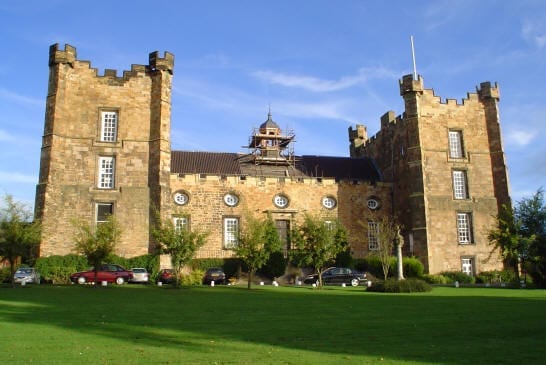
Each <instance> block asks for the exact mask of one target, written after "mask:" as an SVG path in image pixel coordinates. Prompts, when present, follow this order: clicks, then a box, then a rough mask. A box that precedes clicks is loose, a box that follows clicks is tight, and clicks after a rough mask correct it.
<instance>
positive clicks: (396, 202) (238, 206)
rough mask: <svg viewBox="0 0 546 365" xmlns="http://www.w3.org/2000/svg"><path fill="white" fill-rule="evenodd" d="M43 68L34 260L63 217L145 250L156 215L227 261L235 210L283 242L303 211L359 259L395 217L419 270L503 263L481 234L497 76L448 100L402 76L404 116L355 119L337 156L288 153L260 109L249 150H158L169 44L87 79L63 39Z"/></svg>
mask: <svg viewBox="0 0 546 365" xmlns="http://www.w3.org/2000/svg"><path fill="white" fill-rule="evenodd" d="M49 68H50V74H49V86H48V95H47V103H46V116H45V127H44V136H43V143H42V152H41V164H40V180H39V183H38V186H37V189H36V214H37V217H38V218H40V219H41V221H42V224H43V231H42V240H41V245H40V254H41V255H42V256H50V255H64V254H68V253H73V252H74V244H73V239H72V237H73V235H74V225H73V224H71V222H73V221H74V219H78V220H84V221H87V222H89V223H91V224H99V223H100V222H101V221H103V220H104V219H105V217H106V216H107V215H109V214H113V215H114V216H115V217H116V219H117V221H118V222H119V223H120V226H121V230H122V237H121V242H120V244H119V245H118V247H117V250H118V252H117V253H118V254H119V255H123V256H128V257H130V256H137V255H143V254H147V253H152V252H154V250H155V246H154V243H153V240H152V239H151V233H150V232H151V228H152V224H153V221H154V219H153V217H154V214H156V211H159V214H160V215H161V217H163V218H164V219H172V220H173V223H174V224H175V225H176V226H177V227H186V228H188V229H192V228H193V229H195V228H197V229H199V230H201V231H206V232H209V236H208V238H207V242H206V244H205V246H203V247H202V248H201V249H200V250H199V252H198V253H197V257H214V258H228V257H232V256H233V252H232V250H230V248H231V247H233V245H235V244H236V232H237V231H238V229H239V228H240V227H241V226H242V225H244V219H243V218H244V217H245V216H246V215H247V214H252V215H256V216H263V215H265V214H270V215H271V217H272V218H273V219H274V221H275V223H276V225H277V230H278V232H279V234H280V237H281V239H282V241H283V243H284V249H285V252H286V251H288V250H290V239H289V235H288V232H289V230H290V227H292V226H293V225H294V224H297V223H298V222H301V221H302V219H303V217H304V215H305V214H312V215H319V216H323V217H324V218H325V219H329V218H337V219H339V220H340V222H341V223H342V224H343V225H344V226H345V228H346V229H347V231H348V238H349V243H350V245H351V251H352V253H353V256H354V257H366V256H368V255H372V254H374V251H376V250H377V245H378V241H377V228H378V221H379V220H380V219H381V217H383V216H394V217H396V218H397V220H398V221H399V223H400V224H401V225H402V227H403V232H402V234H403V236H404V242H405V244H404V247H403V249H404V252H405V254H406V255H412V256H415V257H417V258H419V259H420V260H421V261H422V262H423V264H424V265H425V268H426V270H427V272H430V273H437V272H441V271H446V270H449V271H454V270H460V271H464V272H467V273H469V274H474V273H476V272H480V271H487V270H493V269H500V268H502V261H501V259H500V257H498V256H496V257H495V256H494V257H493V258H491V259H489V260H488V259H487V258H488V257H489V256H490V250H491V247H490V246H489V244H488V241H487V231H488V230H489V229H490V228H491V227H492V226H493V224H494V218H493V216H494V215H495V214H496V212H497V211H498V209H499V207H500V206H501V204H503V203H508V202H509V200H510V198H509V191H508V181H507V171H506V167H505V162H504V152H503V149H502V143H501V133H500V125H499V117H498V105H497V103H498V100H499V93H498V88H497V86H492V85H491V84H490V83H482V84H481V85H480V88H478V90H477V92H476V93H469V94H468V96H467V98H466V99H464V100H463V103H462V104H458V103H457V102H456V101H455V100H450V99H448V100H447V101H446V102H442V101H441V100H440V98H439V97H437V96H435V95H434V92H433V90H431V89H425V88H424V83H423V79H422V78H421V77H419V78H417V79H415V78H414V77H413V76H411V75H409V76H404V77H403V79H402V81H401V82H400V93H401V95H402V97H403V99H404V101H405V111H404V113H403V114H402V115H400V116H397V117H395V114H394V112H388V113H386V114H385V115H384V116H383V117H382V118H381V129H380V131H379V132H378V133H377V135H375V136H373V137H371V138H368V136H367V133H366V127H365V126H363V125H357V126H356V129H353V128H352V127H351V128H349V140H350V143H351V144H350V157H328V156H298V155H296V154H295V153H294V151H293V140H294V133H293V132H292V131H282V130H281V129H280V128H279V126H278V125H277V123H276V122H275V121H273V119H272V116H271V113H270V114H269V115H268V117H267V120H266V121H264V122H263V123H261V124H260V126H259V127H258V128H256V129H255V130H254V131H253V133H252V135H251V136H250V138H249V141H248V145H247V147H248V153H218V152H189V151H172V150H171V144H170V138H171V135H170V123H171V82H172V77H173V68H174V56H173V55H172V54H170V53H168V52H165V53H164V55H163V56H161V55H160V54H159V53H158V52H154V53H151V54H150V57H149V63H148V65H132V67H131V70H130V71H124V72H123V74H122V75H121V76H118V75H117V73H116V71H115V70H105V71H104V75H102V76H99V74H98V72H97V70H96V69H94V68H92V67H91V64H90V62H88V61H82V60H78V59H77V56H76V49H75V48H74V47H72V46H70V45H66V46H65V47H64V49H61V48H59V46H58V45H53V46H51V48H50V54H49Z"/></svg>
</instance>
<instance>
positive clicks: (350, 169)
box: [171, 151, 382, 181]
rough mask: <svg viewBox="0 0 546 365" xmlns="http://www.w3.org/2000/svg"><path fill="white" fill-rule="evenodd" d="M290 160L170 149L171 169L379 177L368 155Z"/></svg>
mask: <svg viewBox="0 0 546 365" xmlns="http://www.w3.org/2000/svg"><path fill="white" fill-rule="evenodd" d="M294 161H295V163H294V164H289V165H285V164H284V165H283V164H279V165H271V164H256V163H255V160H254V158H253V156H252V155H248V154H241V153H229V152H191V151H172V153H171V173H174V174H208V175H247V176H271V177H279V176H285V177H322V178H335V179H337V180H343V179H351V180H366V181H380V180H382V178H381V174H380V172H379V170H378V168H377V167H376V165H375V163H374V162H373V160H372V159H370V158H368V157H358V158H353V157H329V156H305V155H304V156H296V157H295V159H294Z"/></svg>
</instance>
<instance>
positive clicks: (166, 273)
mask: <svg viewBox="0 0 546 365" xmlns="http://www.w3.org/2000/svg"><path fill="white" fill-rule="evenodd" d="M157 282H158V283H162V284H172V283H174V271H173V269H161V270H160V271H159V274H158V275H157Z"/></svg>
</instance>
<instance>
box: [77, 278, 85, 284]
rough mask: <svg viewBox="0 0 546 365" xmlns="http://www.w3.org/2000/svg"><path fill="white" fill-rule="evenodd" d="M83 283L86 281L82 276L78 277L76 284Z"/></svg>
mask: <svg viewBox="0 0 546 365" xmlns="http://www.w3.org/2000/svg"><path fill="white" fill-rule="evenodd" d="M85 282H86V280H85V278H84V277H83V276H80V277H79V278H78V284H85Z"/></svg>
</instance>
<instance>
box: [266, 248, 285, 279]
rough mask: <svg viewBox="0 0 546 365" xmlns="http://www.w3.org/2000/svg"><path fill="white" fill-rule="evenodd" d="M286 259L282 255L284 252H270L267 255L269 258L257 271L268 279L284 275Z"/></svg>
mask: <svg viewBox="0 0 546 365" xmlns="http://www.w3.org/2000/svg"><path fill="white" fill-rule="evenodd" d="M287 263H288V260H287V259H286V258H285V257H284V254H283V253H282V252H280V251H277V252H272V253H271V255H269V259H268V260H267V262H266V263H265V265H264V266H263V267H262V268H261V269H260V270H259V272H260V273H261V274H263V275H265V276H266V277H268V278H269V279H271V280H273V279H274V278H278V277H280V276H283V275H284V272H285V271H286V265H287Z"/></svg>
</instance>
